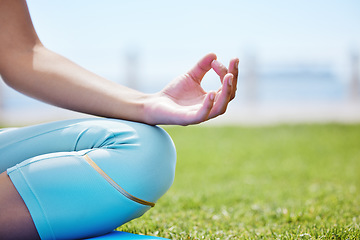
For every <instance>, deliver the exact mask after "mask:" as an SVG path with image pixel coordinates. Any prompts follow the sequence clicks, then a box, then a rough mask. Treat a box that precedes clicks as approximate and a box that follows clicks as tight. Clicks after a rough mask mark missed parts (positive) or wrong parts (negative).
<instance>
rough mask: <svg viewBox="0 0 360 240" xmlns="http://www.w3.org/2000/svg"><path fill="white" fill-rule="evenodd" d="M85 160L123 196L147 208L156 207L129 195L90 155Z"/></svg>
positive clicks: (85, 156)
mask: <svg viewBox="0 0 360 240" xmlns="http://www.w3.org/2000/svg"><path fill="white" fill-rule="evenodd" d="M83 157H84V159H85V160H86V162H87V163H88V164H90V166H91V167H92V168H93V169H94V170H95V171H97V172H98V173H99V174H100V175H101V176H102V177H103V178H104V179H105V180H106V181H107V182H108V183H110V185H111V186H113V187H114V188H115V189H116V190H117V191H119V192H120V193H121V194H122V195H124V196H125V197H126V198H128V199H130V200H132V201H134V202H137V203H140V204H142V205H146V206H151V207H154V206H155V203H152V202H148V201H145V200H143V199H140V198H137V197H135V196H133V195H131V194H130V193H128V192H127V191H126V190H125V189H123V188H122V187H120V186H119V185H118V184H117V183H116V182H115V181H114V180H113V179H112V178H111V177H109V175H107V174H106V173H105V172H104V171H103V170H102V169H101V168H100V167H99V166H98V165H97V164H96V163H95V162H94V161H93V160H92V159H91V158H90V157H89V156H88V155H86V154H85V155H84V156H83Z"/></svg>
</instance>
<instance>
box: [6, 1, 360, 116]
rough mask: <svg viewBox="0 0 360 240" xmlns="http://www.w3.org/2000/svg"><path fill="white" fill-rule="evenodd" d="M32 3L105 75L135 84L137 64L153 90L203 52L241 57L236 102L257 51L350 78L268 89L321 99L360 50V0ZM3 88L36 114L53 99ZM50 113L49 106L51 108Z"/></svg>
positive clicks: (80, 60)
mask: <svg viewBox="0 0 360 240" xmlns="http://www.w3.org/2000/svg"><path fill="white" fill-rule="evenodd" d="M27 3H28V6H29V10H30V14H31V17H32V20H33V23H34V26H35V29H36V31H37V33H38V35H39V37H40V39H41V41H42V42H43V44H44V45H45V46H46V47H48V48H49V49H51V50H53V51H55V52H57V53H59V54H61V55H63V56H65V57H67V58H69V59H70V60H72V61H74V62H75V63H77V64H79V65H81V66H83V67H85V68H86V69H88V70H90V71H92V72H95V73H96V74H98V75H100V76H103V77H105V78H107V79H109V80H112V81H115V82H118V83H120V84H124V85H128V86H129V85H130V87H134V86H131V84H129V78H128V76H129V71H131V73H132V74H133V76H135V77H134V78H135V79H137V80H138V81H137V82H138V84H137V86H135V87H136V88H138V89H139V90H141V91H145V92H155V91H159V90H160V89H161V88H162V87H164V86H165V85H166V84H167V83H168V82H170V81H171V80H172V79H173V78H175V77H176V76H178V75H180V74H182V73H185V72H186V71H187V70H188V69H190V68H191V67H192V66H193V65H194V64H196V62H197V61H198V60H199V59H200V58H201V57H202V56H203V55H205V54H207V53H209V52H214V53H216V54H217V56H218V59H219V60H220V61H221V62H223V63H224V64H225V65H227V64H228V62H229V60H230V59H231V58H233V57H238V58H239V59H240V65H239V68H240V76H239V84H238V87H239V90H238V93H237V97H236V99H235V100H236V101H232V104H234V102H236V103H242V102H243V100H244V98H246V88H245V87H243V86H242V85H241V84H245V82H246V81H245V80H244V79H245V78H244V77H243V73H244V72H245V73H246V66H247V65H248V59H249V57H253V58H255V60H256V62H257V66H259V69H266V68H267V67H270V69H272V67H273V68H275V69H277V68H279V67H280V69H284V67H285V68H286V67H293V66H302V65H305V66H307V65H309V66H326V67H329V68H331V69H332V70H333V71H334V72H335V74H336V75H337V76H339V77H337V78H336V79H339V80H340V81H342V82H343V83H336V84H332V83H331V84H332V85H331V84H330V85H329V84H328V85H327V86H324V85H317V83H315V85H314V84H313V85H311V86H310V87H308V86H305V85H306V84H308V83H313V82H311V81H305V82H304V83H302V82H301V81H300V83H299V82H298V83H296V84H298V85H296V84H295V85H294V86H290V85H289V83H291V82H293V81H287V82H286V83H284V82H278V83H277V85H276V84H275V85H274V83H273V82H271V83H267V84H268V85H265V86H263V88H262V89H261V91H262V93H263V94H264V95H265V96H266V95H269V96H271V97H270V99H272V98H273V97H274V96H275V98H276V96H277V95H278V93H279V91H280V93H281V94H282V95H284V94H285V95H284V96H283V98H282V99H286V97H287V96H289V95H291V96H296V97H297V96H299V95H301V96H300V98H301V99H303V98H304V96H305V97H306V96H307V95H309V94H310V95H311V97H313V96H315V97H316V99H317V98H320V97H321V96H323V95H326V96H333V95H334V94H333V93H338V92H339V91H341V89H340V88H339V86H340V85H341V84H342V89H344V88H346V84H347V83H346V81H348V80H349V79H350V78H349V72H350V69H349V68H350V61H349V58H350V54H353V53H357V54H360V30H359V29H360V28H359V26H360V1H358V0H330V1H329V0H311V1H310V0H303V1H300V0H298V1H295V0H288V1H285V0H272V1H265V0H253V1H250V0H248V1H245V0H222V1H219V0H218V1H213V0H182V1H169V0H167V1H166V0H151V1H150V0H128V1H124V0H96V1H95V0H50V1H49V0H27ZM129 55H130V56H136V59H137V61H135V64H132V67H131V68H129V67H128V66H129V64H128V61H127V59H128V56H129ZM290 80H293V79H290ZM304 84H305V85H304ZM283 85H286V86H283ZM219 86H220V81H219V80H218V79H217V76H216V74H215V73H213V72H211V71H210V72H209V74H207V75H206V76H205V80H204V81H203V87H204V88H205V89H206V90H210V89H213V90H216V89H217V88H218V87H219ZM298 86H300V87H302V89H300V88H298ZM304 86H305V88H304ZM284 87H285V90H284ZM327 87H328V88H329V89H328V88H327ZM0 93H1V94H3V96H4V102H5V106H6V107H5V108H7V109H13V110H15V111H16V109H18V110H17V111H22V114H24V113H23V111H24V109H28V111H29V112H30V114H29V116H30V115H31V116H33V115H34V112H33V111H34V109H35V108H37V109H42V108H45V107H48V106H47V105H45V104H42V103H40V102H38V101H36V100H33V99H30V98H28V97H25V96H23V95H21V94H20V93H17V92H15V91H14V90H11V89H10V88H9V87H7V86H5V85H4V83H0ZM303 95H304V96H303ZM335 95H336V94H335ZM336 99H338V98H336ZM288 100H289V99H286V101H288ZM30 106H32V107H33V108H31V107H30ZM50 108H51V107H50ZM50 108H49V109H50ZM54 109H55V108H54ZM49 114H50V113H49V112H48V111H47V112H46V115H49ZM35 115H36V114H35ZM16 116H17V115H15V118H16ZM15 118H14V119H15ZM12 121H13V120H12Z"/></svg>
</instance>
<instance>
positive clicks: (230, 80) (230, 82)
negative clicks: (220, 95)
mask: <svg viewBox="0 0 360 240" xmlns="http://www.w3.org/2000/svg"><path fill="white" fill-rule="evenodd" d="M228 83H229V86H232V84H233V78H232V77H229V81H228Z"/></svg>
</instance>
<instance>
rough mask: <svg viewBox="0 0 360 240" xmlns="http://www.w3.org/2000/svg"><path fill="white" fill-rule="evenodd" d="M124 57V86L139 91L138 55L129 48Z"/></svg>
mask: <svg viewBox="0 0 360 240" xmlns="http://www.w3.org/2000/svg"><path fill="white" fill-rule="evenodd" d="M125 57H126V59H125V72H126V77H125V78H126V79H125V80H126V85H127V86H128V87H130V88H132V89H139V75H138V73H139V71H140V69H139V53H138V51H137V50H135V49H133V48H131V49H129V50H128V51H127V52H126V55H125Z"/></svg>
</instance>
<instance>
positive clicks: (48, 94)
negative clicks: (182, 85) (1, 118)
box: [2, 44, 149, 122]
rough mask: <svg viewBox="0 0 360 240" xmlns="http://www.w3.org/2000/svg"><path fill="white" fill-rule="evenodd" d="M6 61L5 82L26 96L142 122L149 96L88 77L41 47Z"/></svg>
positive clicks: (93, 76) (87, 111) (80, 109)
mask: <svg viewBox="0 0 360 240" xmlns="http://www.w3.org/2000/svg"><path fill="white" fill-rule="evenodd" d="M8 59H9V62H8V64H7V68H6V71H3V72H2V75H3V78H4V80H5V82H6V83H7V84H8V85H10V86H11V87H13V88H14V89H16V90H18V91H20V92H22V93H24V94H26V95H29V96H31V97H34V98H37V99H39V100H42V101H44V102H47V103H50V104H53V105H56V106H59V107H63V108H67V109H70V110H74V111H78V112H83V113H88V114H93V115H98V116H105V117H111V118H121V119H127V120H132V121H139V122H145V116H144V103H145V101H146V99H147V98H148V97H149V95H146V94H144V93H141V92H138V91H135V90H133V89H129V88H127V87H125V86H122V85H119V84H116V83H114V82H111V81H109V80H106V79H104V78H102V77H100V76H98V75H96V74H94V73H91V72H89V71H87V70H85V69H83V68H82V67H80V66H78V65H77V64H75V63H73V62H71V61H70V60H68V59H66V58H64V57H62V56H60V55H58V54H56V53H53V52H51V51H49V50H48V49H46V48H45V47H43V46H42V45H41V44H39V45H38V46H35V47H34V48H33V50H32V51H24V52H22V53H17V55H16V56H13V58H10V57H9V58H8Z"/></svg>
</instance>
